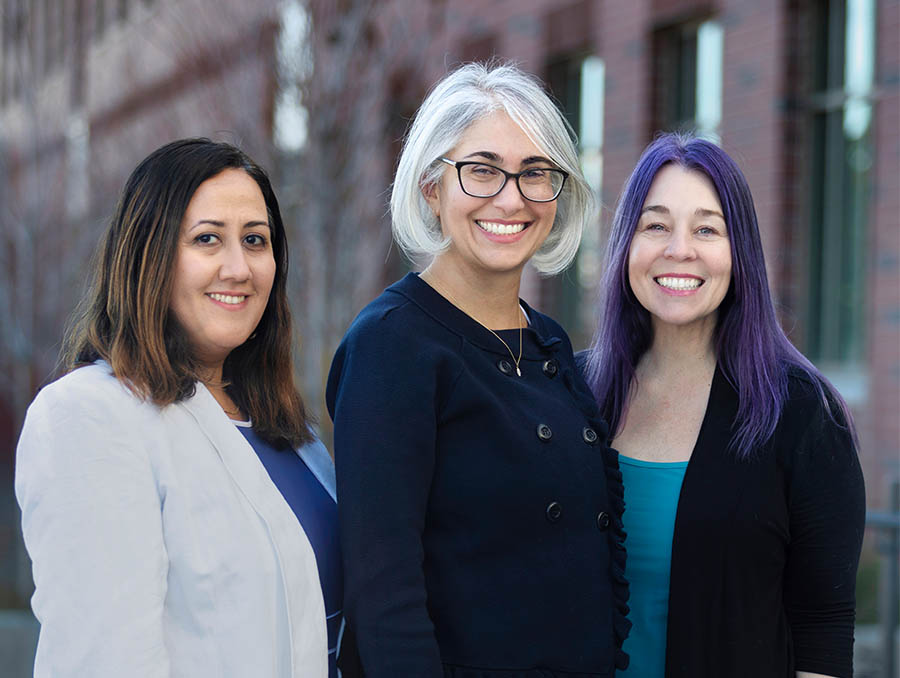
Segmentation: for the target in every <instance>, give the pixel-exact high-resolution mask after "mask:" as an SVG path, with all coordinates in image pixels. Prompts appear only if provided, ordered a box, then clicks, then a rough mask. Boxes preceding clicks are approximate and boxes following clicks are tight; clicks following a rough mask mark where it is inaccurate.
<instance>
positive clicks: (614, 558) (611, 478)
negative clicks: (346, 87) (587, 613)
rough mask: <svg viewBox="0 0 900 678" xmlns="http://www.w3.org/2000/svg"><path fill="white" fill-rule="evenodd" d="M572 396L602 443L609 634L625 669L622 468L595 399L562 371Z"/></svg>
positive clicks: (627, 593)
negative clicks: (610, 617) (609, 586)
mask: <svg viewBox="0 0 900 678" xmlns="http://www.w3.org/2000/svg"><path fill="white" fill-rule="evenodd" d="M563 379H564V380H565V382H566V385H567V386H568V388H569V390H570V391H571V393H572V395H573V396H574V397H575V399H576V401H577V402H578V405H579V407H580V408H581V410H582V411H583V412H584V413H585V414H586V415H587V417H588V422H589V423H590V425H591V427H592V428H593V429H594V430H595V431H596V432H597V436H598V441H597V444H598V445H601V444H602V445H604V449H603V462H604V467H605V469H606V493H607V496H608V498H609V509H610V511H609V512H610V521H609V529H608V530H607V535H608V539H609V554H610V581H611V584H612V594H613V636H614V640H615V665H616V668H617V669H622V670H624V669H627V668H628V663H629V658H628V654H627V653H626V652H624V651H623V650H622V645H623V643H624V642H625V639H626V638H627V637H628V633H629V631H631V620H629V619H628V616H627V615H628V611H629V607H628V598H629V596H630V591H629V588H628V580H627V579H625V527H624V525H623V524H622V514H623V513H624V512H625V486H624V485H623V484H622V471H621V470H620V469H619V453H618V451H616V450H614V449H612V448H611V447H609V443H608V436H609V425H608V424H607V423H606V421H605V420H604V419H603V418H602V417H601V416H600V413H599V408H598V407H597V401H596V400H594V396H593V394H592V393H591V392H590V391H589V390H588V389H587V385H586V384H583V381H582V380H579V379H576V378H575V376H574V375H573V374H571V373H570V372H569V371H568V370H566V371H565V372H564V373H563Z"/></svg>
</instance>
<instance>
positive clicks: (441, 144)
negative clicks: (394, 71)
mask: <svg viewBox="0 0 900 678" xmlns="http://www.w3.org/2000/svg"><path fill="white" fill-rule="evenodd" d="M495 111H505V112H506V114H507V115H509V117H510V118H511V119H512V120H513V121H514V122H515V123H516V124H518V125H519V127H521V128H522V131H523V132H525V134H526V135H527V136H528V138H529V139H530V140H531V141H532V142H533V143H534V145H535V146H537V147H538V148H539V149H540V150H541V152H542V153H544V154H546V155H547V157H548V158H549V159H550V160H552V161H553V162H554V163H555V164H556V165H557V166H558V167H559V168H560V169H562V170H564V171H565V172H568V174H569V178H568V180H567V181H566V184H565V187H564V189H563V192H562V194H561V195H560V196H559V198H558V199H557V208H556V219H555V220H554V222H553V227H552V228H551V230H550V234H549V235H548V236H547V239H546V240H545V241H544V243H543V245H542V246H541V247H540V249H538V251H537V252H535V254H534V256H533V257H532V260H531V261H532V264H533V265H534V266H535V268H536V269H537V270H538V271H539V272H541V273H544V274H547V275H551V274H554V273H559V272H560V271H562V270H563V269H564V268H566V266H568V265H569V264H570V263H571V262H572V259H573V258H574V257H575V253H576V252H577V251H578V245H579V243H580V242H581V233H582V231H583V230H584V227H585V224H586V223H588V221H590V220H591V219H592V217H593V215H594V195H593V191H592V190H591V188H590V186H589V185H588V183H587V182H586V181H585V179H584V176H583V175H582V173H581V168H580V166H579V162H578V153H577V152H576V150H575V145H574V143H573V140H572V139H573V136H574V134H573V133H572V131H571V127H570V126H569V124H568V123H567V122H566V120H565V119H564V118H563V116H562V115H561V114H560V112H559V110H558V109H557V107H556V106H555V105H554V104H553V102H552V101H551V100H550V97H549V96H548V95H547V94H546V93H545V92H544V90H543V88H542V87H541V84H540V82H539V81H538V80H537V79H536V78H534V77H532V76H530V75H528V74H526V73H524V72H523V71H521V70H520V69H519V68H517V67H516V66H513V65H510V64H497V63H491V64H480V63H472V64H466V65H464V66H461V67H460V68H458V69H457V70H455V71H453V72H452V73H450V74H449V75H447V76H446V77H444V79H443V80H441V81H440V82H438V83H437V85H435V87H434V88H433V89H432V90H431V92H430V93H429V94H428V96H427V97H426V98H425V101H424V102H423V103H422V106H421V107H420V108H419V110H418V112H417V113H416V116H415V120H414V122H413V124H412V126H411V127H410V129H409V132H408V133H407V135H406V139H405V141H404V144H403V151H402V152H401V154H400V161H399V163H398V166H397V173H396V176H395V177H394V186H393V191H392V193H391V217H392V227H393V233H394V239H395V240H396V241H397V244H398V245H399V246H400V248H401V249H402V250H403V251H404V252H405V253H406V255H407V256H408V257H410V258H411V259H415V258H416V257H418V256H422V255H428V256H434V255H436V254H440V253H441V252H443V251H444V250H445V249H446V248H447V246H448V245H449V244H450V241H449V239H448V238H445V237H444V236H443V234H442V232H441V225H440V222H439V221H438V219H437V217H435V215H434V213H433V212H432V211H431V208H430V207H429V206H428V203H427V202H426V200H425V197H424V196H423V195H422V190H423V188H425V187H427V186H430V185H433V184H435V183H437V182H438V181H439V180H440V178H441V175H442V174H443V173H444V172H445V171H455V170H449V169H448V166H447V165H446V164H445V163H442V162H441V161H440V158H441V157H442V156H445V155H446V154H447V153H449V152H450V150H451V149H453V147H454V146H456V145H457V144H458V143H459V140H460V138H461V137H462V136H463V134H464V133H465V132H466V130H467V129H468V128H469V126H470V125H472V123H474V122H476V121H477V120H480V119H481V118H484V117H486V116H488V115H490V114H491V113H493V112H495Z"/></svg>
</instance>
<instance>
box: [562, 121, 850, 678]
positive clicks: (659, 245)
mask: <svg viewBox="0 0 900 678" xmlns="http://www.w3.org/2000/svg"><path fill="white" fill-rule="evenodd" d="M604 270H605V273H604V280H603V286H602V290H603V298H602V308H601V318H600V323H599V327H598V330H597V334H596V336H595V339H594V342H593V345H592V347H591V348H590V349H589V350H588V351H585V352H583V353H582V354H580V356H579V358H580V365H581V367H582V369H583V370H584V374H585V377H586V379H587V381H588V383H589V384H590V386H591V389H592V390H593V392H594V396H595V397H596V399H597V402H598V405H599V407H600V410H601V414H602V416H603V417H604V419H606V420H607V421H608V422H609V424H610V436H611V438H612V439H613V445H614V447H615V448H616V449H617V450H618V451H619V461H620V467H621V470H622V475H623V481H624V485H625V502H626V510H625V513H624V518H623V522H624V527H625V529H626V532H627V534H628V537H627V542H626V545H627V548H628V561H627V564H626V576H627V577H628V578H629V580H630V584H631V592H632V593H631V601H630V605H631V611H630V618H631V621H632V622H633V624H634V626H633V628H632V631H631V635H630V637H629V639H628V640H627V641H626V643H625V647H624V649H625V650H626V651H627V652H628V653H629V654H630V655H631V666H630V667H629V669H628V670H627V671H625V672H624V673H618V674H617V675H625V676H629V677H635V678H638V677H639V678H650V677H662V676H666V678H676V677H681V676H684V677H689V678H703V677H705V676H709V677H713V676H715V677H717V678H718V677H720V676H729V678H738V677H741V676H747V677H750V676H754V677H756V676H768V677H774V676H779V677H781V676H783V677H794V676H798V677H801V676H802V677H809V676H850V675H852V649H853V620H854V609H855V594H854V589H855V575H856V568H857V564H858V561H859V552H860V547H861V542H862V534H863V526H864V519H865V496H864V488H863V479H862V473H861V471H860V467H859V462H858V459H857V452H856V439H855V433H854V429H853V423H852V420H851V417H850V413H849V412H848V409H847V406H846V404H845V403H844V401H843V400H842V399H841V397H840V395H839V394H838V393H837V391H836V390H835V389H834V387H833V386H832V385H831V384H830V383H829V382H828V381H827V380H826V379H825V377H823V376H822V374H821V373H820V372H819V371H818V370H817V369H816V368H815V367H814V366H813V365H812V364H811V363H810V362H809V361H808V360H807V359H806V358H805V357H803V355H801V354H800V352H799V351H797V349H796V348H794V347H793V346H792V345H791V343H790V341H789V340H788V339H787V337H786V336H785V334H784V332H783V331H782V330H781V328H780V326H779V325H778V321H777V319H776V315H775V309H774V305H773V303H772V299H771V296H770V293H769V286H768V282H767V280H766V271H765V262H764V260H763V250H762V244H761V242H760V236H759V229H758V226H757V220H756V212H755V209H754V207H753V200H752V197H751V195H750V189H749V187H748V185H747V182H746V179H745V178H744V176H743V174H742V173H741V171H740V169H739V168H738V167H737V165H736V164H735V163H734V161H733V160H732V159H731V158H730V157H729V156H728V155H727V154H726V153H725V152H724V151H722V150H721V149H720V148H718V147H717V146H715V145H714V144H712V143H710V142H707V141H704V140H702V139H697V138H693V137H689V136H682V135H675V134H667V135H664V136H661V137H659V138H658V139H656V141H654V142H653V143H652V144H650V146H649V147H648V148H647V149H646V150H645V151H644V153H643V155H642V156H641V158H640V160H639V161H638V164H637V167H636V168H635V169H634V171H633V172H632V174H631V177H630V178H629V180H628V182H627V183H626V186H625V189H624V192H623V194H622V197H621V199H620V202H619V205H618V209H617V210H616V215H615V219H614V222H613V226H612V232H611V233H610V237H609V243H608V248H607V253H606V266H605V269H604Z"/></svg>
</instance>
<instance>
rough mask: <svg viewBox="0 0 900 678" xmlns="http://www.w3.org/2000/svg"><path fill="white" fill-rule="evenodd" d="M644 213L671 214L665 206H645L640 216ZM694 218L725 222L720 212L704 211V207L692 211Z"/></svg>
mask: <svg viewBox="0 0 900 678" xmlns="http://www.w3.org/2000/svg"><path fill="white" fill-rule="evenodd" d="M645 212H658V213H659V214H671V212H670V211H669V208H668V207H666V206H665V205H647V206H646V207H645V208H644V209H642V210H641V214H644V213H645ZM694 216H696V217H719V219H721V220H722V221H725V217H724V216H723V215H722V213H721V212H718V211H716V210H710V209H706V208H705V207H698V208H697V209H696V210H694Z"/></svg>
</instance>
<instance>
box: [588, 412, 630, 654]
mask: <svg viewBox="0 0 900 678" xmlns="http://www.w3.org/2000/svg"><path fill="white" fill-rule="evenodd" d="M592 423H594V422H592ZM600 423H603V425H604V426H606V424H605V422H603V421H602V420H599V421H598V422H597V423H596V425H597V426H599V424H600ZM602 439H603V440H605V437H604V438H602ZM603 459H604V461H605V463H606V488H607V492H608V494H609V503H610V508H611V509H612V511H611V513H612V515H611V516H610V521H609V532H608V535H609V551H610V557H611V563H610V574H611V578H612V587H613V604H614V606H615V609H614V610H613V633H614V635H615V640H616V668H617V669H622V670H624V669H627V668H628V661H629V659H628V654H627V653H626V652H624V651H623V650H622V644H623V643H624V642H625V639H626V638H627V637H628V633H629V631H631V621H630V620H629V619H628V616H627V615H628V611H629V607H628V598H629V596H630V595H631V594H630V591H629V588H628V580H627V579H625V528H624V526H623V524H622V514H623V513H624V512H625V487H624V485H623V484H622V471H621V470H620V469H619V453H618V452H617V451H616V450H614V449H613V448H611V447H607V448H606V449H604V450H603Z"/></svg>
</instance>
